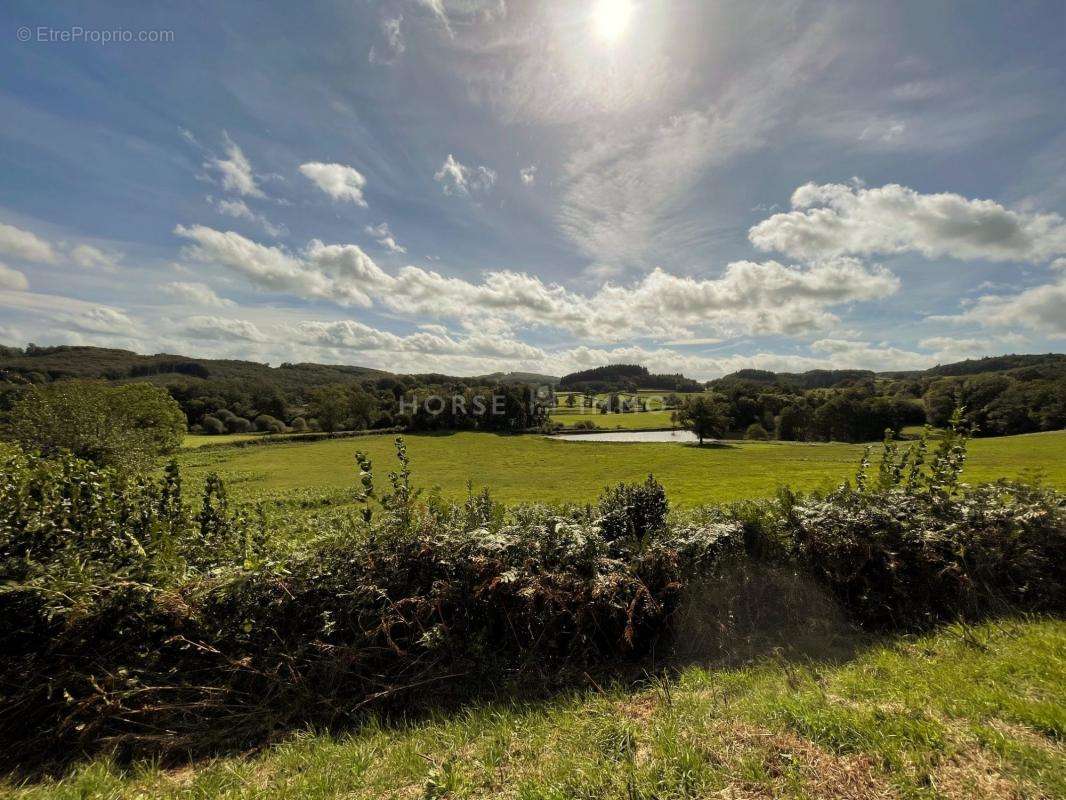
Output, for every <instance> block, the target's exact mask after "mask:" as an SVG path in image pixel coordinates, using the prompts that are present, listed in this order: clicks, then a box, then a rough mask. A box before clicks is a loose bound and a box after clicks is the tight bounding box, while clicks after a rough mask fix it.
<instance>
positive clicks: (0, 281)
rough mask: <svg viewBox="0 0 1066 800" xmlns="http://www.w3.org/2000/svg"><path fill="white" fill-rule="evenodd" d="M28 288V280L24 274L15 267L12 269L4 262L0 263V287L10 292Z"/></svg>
mask: <svg viewBox="0 0 1066 800" xmlns="http://www.w3.org/2000/svg"><path fill="white" fill-rule="evenodd" d="M29 288H30V282H29V281H28V280H26V276H25V275H24V274H23V273H21V272H19V271H18V270H17V269H12V268H11V267H9V266H7V265H6V264H0V289H7V290H8V291H12V292H24V291H26V290H27V289H29Z"/></svg>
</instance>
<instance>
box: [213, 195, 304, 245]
mask: <svg viewBox="0 0 1066 800" xmlns="http://www.w3.org/2000/svg"><path fill="white" fill-rule="evenodd" d="M207 202H209V203H211V204H212V205H213V206H214V207H215V210H216V211H218V213H219V214H222V215H223V216H226V217H233V218H234V219H245V220H248V221H249V222H254V223H255V224H257V225H259V226H260V227H261V228H262V229H263V230H264V231H265V232H266V234H267V235H268V236H270V237H272V238H274V239H276V238H278V237H279V236H283V235H285V234H286V233H288V229H287V228H286V227H285V226H284V225H275V224H274V223H272V222H271V221H270V220H269V219H267V218H266V217H265V216H263V215H262V214H259V213H256V212H255V211H252V209H250V208H249V207H248V204H247V203H245V202H244V201H243V200H241V199H240V198H239V197H238V198H236V199H234V200H226V199H225V198H219V199H218V200H215V199H214V198H211V197H208V198H207Z"/></svg>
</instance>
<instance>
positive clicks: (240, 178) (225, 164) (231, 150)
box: [204, 131, 265, 197]
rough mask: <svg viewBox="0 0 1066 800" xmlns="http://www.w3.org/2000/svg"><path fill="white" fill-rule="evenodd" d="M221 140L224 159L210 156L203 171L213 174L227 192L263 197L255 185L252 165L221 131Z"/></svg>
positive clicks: (226, 134) (234, 143) (260, 190)
mask: <svg viewBox="0 0 1066 800" xmlns="http://www.w3.org/2000/svg"><path fill="white" fill-rule="evenodd" d="M222 138H223V140H224V147H225V151H226V157H225V158H219V157H217V156H212V157H211V158H209V159H208V160H207V161H206V162H205V163H204V169H206V170H208V171H209V172H212V173H215V175H216V177H217V178H218V180H219V182H220V183H221V184H222V188H223V189H225V190H226V191H227V192H234V193H236V194H240V195H245V196H247V197H264V196H265V195H264V194H263V190H262V189H260V188H259V185H258V184H257V183H256V180H255V174H254V173H253V172H252V165H251V163H250V162H249V161H248V159H247V157H246V156H245V155H244V152H243V151H242V150H241V148H240V147H238V146H237V143H236V142H234V141H233V140H232V139H231V138H230V137H229V134H228V133H226V132H225V131H223V133H222Z"/></svg>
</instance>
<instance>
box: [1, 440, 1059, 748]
mask: <svg viewBox="0 0 1066 800" xmlns="http://www.w3.org/2000/svg"><path fill="white" fill-rule="evenodd" d="M397 449H398V453H397V454H398V459H399V465H400V466H399V468H398V469H397V470H396V471H395V472H392V473H389V474H388V476H387V477H386V480H385V481H384V482H382V483H381V485H380V486H379V485H377V483H376V481H375V474H374V470H373V466H372V465H371V464H370V462H369V460H368V459H366V458H365V457H364V456H361V455H360V456H359V457H358V459H357V467H358V475H357V478H356V484H357V492H356V496H357V498H358V500H359V503H358V507H357V508H356V509H355V510H353V511H352V512H351V513H348V514H344V515H338V516H337V517H336V518H332V521H331V522H330V524H329V526H328V527H327V528H326V530H324V531H323V532H321V533H320V534H319V535H317V536H316V537H315V538H314V539H312V540H310V541H306V542H303V543H300V544H298V545H291V544H285V545H283V544H280V542H286V543H287V542H290V541H291V539H288V538H286V537H284V536H278V535H277V529H276V526H277V524H278V523H277V522H276V521H274V520H272V519H271V518H270V517H269V516H268V515H267V513H266V511H265V510H264V508H263V507H261V506H260V507H253V508H246V507H238V506H235V505H233V504H231V503H230V502H229V501H228V499H227V496H226V493H225V487H224V486H223V485H222V482H221V481H219V480H218V479H217V478H210V479H209V480H208V481H207V483H206V485H205V487H204V489H203V491H202V493H201V494H200V497H199V498H198V502H196V503H190V502H188V501H187V499H186V498H185V497H183V492H182V485H181V477H180V474H179V472H178V469H177V467H176V466H174V465H170V466H168V467H167V468H166V469H165V470H164V472H163V474H162V475H161V476H157V477H140V478H129V477H127V476H125V475H123V474H122V473H119V472H116V471H114V470H110V469H100V468H97V467H95V466H93V465H91V464H89V463H87V462H84V461H80V460H78V459H75V458H73V457H70V456H63V457H60V458H57V459H51V460H45V459H42V458H40V457H38V456H36V455H33V454H24V453H18V454H16V455H14V456H12V457H10V458H8V459H6V460H5V461H4V462H3V463H2V465H0V568H2V570H3V577H4V584H3V588H2V590H0V648H3V652H4V654H5V655H4V658H3V661H2V662H0V742H2V743H3V744H4V746H5V748H4V753H5V755H4V759H5V760H6V761H7V762H9V766H16V765H22V766H25V765H27V764H30V763H34V762H38V761H40V760H42V759H47V758H51V757H59V756H72V755H76V754H79V753H83V752H86V751H89V750H92V749H95V748H99V747H102V746H108V747H113V748H116V749H118V750H119V752H123V753H126V754H133V753H145V752H155V753H162V754H174V753H188V752H195V751H210V750H214V749H217V748H221V747H233V746H240V745H247V744H254V743H256V742H259V741H262V740H264V739H265V738H268V737H269V736H270V735H271V734H272V733H274V732H276V731H282V730H286V729H290V728H291V727H293V726H295V725H306V724H318V725H331V724H342V723H351V722H353V721H356V720H358V719H359V718H360V715H361V714H363V713H364V712H366V711H368V710H393V709H400V710H404V711H406V710H410V709H413V708H417V707H419V706H422V705H430V704H436V703H440V702H449V701H458V700H462V699H464V698H468V697H472V696H474V695H479V694H485V693H486V692H488V693H491V692H493V691H500V692H502V691H504V690H506V689H508V688H514V687H550V686H553V685H558V684H560V683H565V682H567V681H571V680H573V679H575V678H578V677H580V676H583V675H584V674H585V673H586V672H587V671H589V670H595V669H603V668H605V667H617V666H619V665H621V664H624V663H627V662H629V663H634V662H637V663H639V661H640V660H641V659H644V658H645V657H646V656H647V655H648V654H649V652H651V651H652V650H653V649H656V648H657V646H658V644H659V643H660V642H661V643H662V644H663V645H665V644H667V643H668V642H669V639H670V636H671V633H672V630H673V628H672V620H673V619H674V617H675V615H676V614H677V612H678V610H679V609H680V608H681V606H682V604H683V603H684V602H685V598H686V592H688V591H690V590H691V589H692V588H693V587H696V586H699V585H706V583H707V582H708V581H712V582H713V581H715V580H722V581H724V580H725V576H727V575H728V574H730V572H731V570H733V569H734V568H735V567H738V566H743V565H745V564H750V563H753V562H757V563H768V564H772V565H775V566H779V567H785V568H787V569H790V570H793V571H796V572H800V573H802V574H804V575H807V576H809V577H811V578H812V579H813V580H815V581H817V582H818V583H820V584H822V585H823V586H824V588H825V590H826V591H827V592H828V593H830V594H831V595H832V596H834V597H835V598H836V599H837V600H838V601H839V603H840V604H841V606H842V607H843V608H844V609H845V610H846V611H847V612H848V613H849V614H850V615H851V616H852V618H853V619H854V620H855V621H856V622H859V623H864V624H867V625H871V626H877V627H905V628H909V627H916V626H921V625H926V624H929V623H932V622H935V621H938V620H941V619H946V618H951V617H956V616H960V615H963V616H968V615H979V614H982V613H987V612H988V611H990V610H994V609H996V608H998V607H1000V606H1003V605H1012V606H1015V607H1023V608H1026V609H1032V610H1059V609H1060V608H1061V605H1062V598H1063V588H1064V583H1066V580H1064V574H1063V564H1064V563H1066V558H1064V557H1066V547H1064V540H1066V533H1064V520H1066V498H1064V497H1063V496H1062V495H1059V494H1056V493H1054V492H1051V491H1048V490H1044V489H1040V488H1038V487H1035V486H1023V485H1019V484H1007V483H1001V484H995V485H991V486H981V487H973V488H971V487H967V486H964V485H960V484H959V483H958V475H959V470H960V469H961V465H962V461H963V459H964V455H965V437H964V436H963V435H962V433H961V432H959V431H955V432H954V433H952V434H950V435H948V436H946V437H945V438H944V439H943V440H942V441H941V443H940V445H939V447H938V448H937V450H936V451H935V452H934V453H932V454H927V452H926V451H927V445H926V444H925V442H924V440H923V442H922V443H921V444H919V445H918V446H915V447H913V448H911V449H910V450H907V451H905V452H904V453H901V452H900V451H899V450H898V448H897V446H896V445H895V444H894V443H893V442H891V441H889V442H887V443H886V447H885V450H884V453H885V455H884V458H883V460H882V464H881V467H880V469H879V471H878V473H877V476H876V479H874V478H873V476H871V475H870V474H869V470H868V469H867V466H866V465H865V464H864V466H863V468H862V469H861V470H860V473H859V475H858V476H857V479H856V481H855V483H854V484H850V483H849V484H845V485H844V486H842V487H840V488H839V489H837V490H836V491H834V492H832V493H830V494H828V495H825V496H821V497H817V496H812V497H797V496H794V495H791V494H789V493H787V492H785V493H782V494H781V495H780V496H779V497H778V498H777V499H775V500H772V501H760V502H749V503H745V504H738V505H735V506H732V507H728V508H704V509H700V510H698V511H695V512H687V513H680V512H676V511H675V512H671V511H670V509H669V507H668V504H667V500H666V496H665V493H664V492H663V490H662V487H661V486H660V485H659V484H658V483H657V482H655V481H654V479H653V478H651V477H649V479H648V480H647V481H646V482H645V483H643V484H637V485H619V486H616V487H612V488H609V489H608V490H606V491H605V492H604V494H603V496H602V497H601V498H600V500H599V502H598V503H597V504H596V505H590V506H586V507H566V508H558V507H551V506H543V505H524V506H516V507H511V508H505V507H503V506H501V505H499V504H497V503H495V502H494V501H493V500H492V498H491V497H490V496H489V495H488V494H487V493H481V494H474V493H473V492H471V493H470V496H469V497H468V498H467V500H466V501H465V502H463V503H459V504H452V503H446V502H444V501H442V500H440V499H439V498H435V497H430V498H428V499H423V498H422V497H421V496H420V495H419V494H418V492H417V491H415V490H413V489H412V488H411V482H410V468H409V464H408V462H407V455H406V450H405V448H404V445H403V442H402V439H398V440H397ZM926 462H928V463H926ZM722 585H727V584H726V583H723V584H722ZM723 622H725V621H723ZM660 649H661V648H660Z"/></svg>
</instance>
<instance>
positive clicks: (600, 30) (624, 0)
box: [592, 0, 633, 44]
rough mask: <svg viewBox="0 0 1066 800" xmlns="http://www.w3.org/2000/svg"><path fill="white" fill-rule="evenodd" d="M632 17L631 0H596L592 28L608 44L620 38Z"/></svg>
mask: <svg viewBox="0 0 1066 800" xmlns="http://www.w3.org/2000/svg"><path fill="white" fill-rule="evenodd" d="M632 17H633V3H632V1H631V0H596V4H595V6H594V7H593V9H592V28H593V30H594V31H595V32H596V36H597V37H598V38H599V39H600V40H602V41H604V42H607V43H608V44H610V43H613V42H616V41H618V40H619V39H621V38H622V36H623V35H624V34H625V32H626V29H627V28H629V22H630V19H631V18H632Z"/></svg>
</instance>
